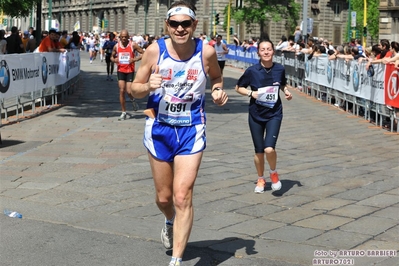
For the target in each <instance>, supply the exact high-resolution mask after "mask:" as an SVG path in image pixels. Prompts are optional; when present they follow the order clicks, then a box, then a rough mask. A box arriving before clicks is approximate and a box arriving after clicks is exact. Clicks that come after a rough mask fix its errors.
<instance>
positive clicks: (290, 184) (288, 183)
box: [266, 179, 303, 197]
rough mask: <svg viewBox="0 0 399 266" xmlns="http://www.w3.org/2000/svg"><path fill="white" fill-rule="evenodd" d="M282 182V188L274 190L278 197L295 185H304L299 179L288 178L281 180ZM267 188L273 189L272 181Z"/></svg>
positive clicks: (274, 194) (273, 193)
mask: <svg viewBox="0 0 399 266" xmlns="http://www.w3.org/2000/svg"><path fill="white" fill-rule="evenodd" d="M280 181H281V184H282V188H281V189H280V190H278V191H273V192H272V195H273V196H276V197H281V196H283V195H284V193H286V192H287V191H289V190H290V189H291V188H293V187H294V186H295V185H297V186H298V187H302V186H303V185H302V184H301V182H299V181H295V180H288V179H282V180H280ZM266 190H272V188H271V183H268V185H267V186H266Z"/></svg>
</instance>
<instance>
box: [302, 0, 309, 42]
mask: <svg viewBox="0 0 399 266" xmlns="http://www.w3.org/2000/svg"><path fill="white" fill-rule="evenodd" d="M302 36H303V40H304V42H305V44H306V43H307V41H308V0H305V1H303V6H302Z"/></svg>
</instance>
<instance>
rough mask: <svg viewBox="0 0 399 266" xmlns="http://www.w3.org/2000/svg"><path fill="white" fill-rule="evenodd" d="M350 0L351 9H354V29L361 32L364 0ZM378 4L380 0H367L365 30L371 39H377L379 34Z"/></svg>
mask: <svg viewBox="0 0 399 266" xmlns="http://www.w3.org/2000/svg"><path fill="white" fill-rule="evenodd" d="M348 1H349V0H348ZM350 1H351V2H350V3H351V9H352V11H356V29H357V30H358V31H360V32H362V33H363V19H364V0H350ZM379 5H380V0H367V19H366V20H367V32H368V35H369V36H371V38H372V39H377V38H378V34H379V20H380V11H379V10H378V7H379Z"/></svg>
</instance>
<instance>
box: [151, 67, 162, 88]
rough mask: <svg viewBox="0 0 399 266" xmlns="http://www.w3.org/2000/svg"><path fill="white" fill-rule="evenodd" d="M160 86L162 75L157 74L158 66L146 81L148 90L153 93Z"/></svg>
mask: <svg viewBox="0 0 399 266" xmlns="http://www.w3.org/2000/svg"><path fill="white" fill-rule="evenodd" d="M161 85H162V75H161V74H159V66H158V65H157V66H156V67H155V70H154V72H153V73H152V74H151V75H150V79H149V81H148V90H149V91H154V90H156V89H158V88H160V87H161Z"/></svg>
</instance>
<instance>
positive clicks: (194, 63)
mask: <svg viewBox="0 0 399 266" xmlns="http://www.w3.org/2000/svg"><path fill="white" fill-rule="evenodd" d="M194 40H195V43H196V48H195V52H194V53H193V55H192V56H191V57H190V58H189V59H187V60H184V61H179V60H176V59H174V58H172V57H171V56H170V55H169V53H168V50H167V48H166V44H165V39H163V38H161V39H159V40H158V41H157V44H158V45H159V50H160V56H159V59H158V66H159V73H160V74H161V75H162V86H161V87H160V88H158V89H156V90H155V91H153V92H151V93H150V95H149V98H148V104H147V108H154V111H155V113H156V120H157V121H158V122H161V123H167V124H170V125H173V126H192V125H198V124H205V121H206V117H205V111H204V107H205V88H206V79H207V77H206V75H205V71H204V68H203V64H202V40H199V39H194Z"/></svg>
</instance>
